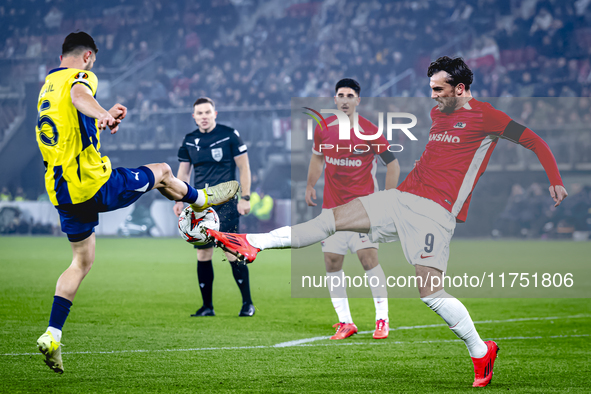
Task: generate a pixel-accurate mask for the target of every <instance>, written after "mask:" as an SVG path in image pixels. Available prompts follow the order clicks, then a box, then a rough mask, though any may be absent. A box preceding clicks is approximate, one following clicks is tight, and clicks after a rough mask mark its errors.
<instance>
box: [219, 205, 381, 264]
mask: <svg viewBox="0 0 591 394" xmlns="http://www.w3.org/2000/svg"><path fill="white" fill-rule="evenodd" d="M369 227H370V223H369V216H367V212H366V211H365V208H364V207H363V204H362V203H361V201H359V199H355V200H353V201H351V202H349V203H347V204H345V205H342V206H338V207H336V208H333V209H327V210H325V211H323V212H322V213H321V214H320V215H318V216H317V217H315V218H314V219H312V220H309V221H307V222H305V223H301V224H296V225H295V226H292V227H290V226H285V227H281V228H278V229H276V230H273V231H271V232H270V233H264V234H228V233H222V232H219V231H214V230H207V234H208V235H209V236H210V237H212V238H214V239H215V240H216V241H217V243H218V245H219V246H220V247H222V249H224V250H225V251H226V252H229V253H232V254H233V255H235V256H237V257H238V258H239V259H244V260H247V261H248V262H250V263H252V262H253V261H254V260H255V259H256V256H257V253H258V252H260V251H261V250H265V249H286V248H293V249H298V248H303V247H306V246H310V245H313V244H315V243H317V242H320V241H322V240H324V239H326V238H328V237H330V236H331V235H333V234H334V233H335V232H336V231H355V232H358V233H367V232H369Z"/></svg>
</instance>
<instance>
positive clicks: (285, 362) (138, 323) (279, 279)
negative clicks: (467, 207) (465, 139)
mask: <svg viewBox="0 0 591 394" xmlns="http://www.w3.org/2000/svg"><path fill="white" fill-rule="evenodd" d="M492 242H493V241H463V240H454V241H453V242H452V258H451V260H450V267H452V266H453V264H454V261H456V262H458V264H459V262H465V263H473V264H478V261H477V260H474V249H475V247H477V246H478V245H481V246H483V247H487V246H490V244H491V243H492ZM544 244H546V243H544ZM495 245H496V246H497V250H498V251H499V253H500V254H503V256H506V255H507V254H509V252H510V251H511V250H513V253H512V256H514V257H515V258H519V256H520V254H521V255H523V254H524V252H523V251H524V250H527V251H528V256H529V258H532V253H533V254H534V257H533V258H535V256H537V255H536V254H535V253H538V254H539V257H538V258H539V259H545V258H546V255H547V251H546V252H544V249H543V248H540V249H541V250H540V251H537V252H536V250H537V249H538V248H531V247H530V246H531V245H532V243H526V242H523V243H522V242H515V241H498V242H496V243H495ZM549 247H550V248H562V249H564V250H565V251H566V253H569V255H571V256H578V257H579V258H581V259H586V260H587V261H588V259H589V256H590V255H591V243H571V242H555V243H551V244H550V246H549ZM315 248H316V249H317V253H316V255H317V258H318V264H322V255H321V253H320V248H319V247H316V246H315ZM491 253H493V255H492V256H491V254H490V253H487V256H486V258H487V259H491V260H492V261H494V249H493V252H491ZM392 256H394V257H395V258H396V259H397V260H396V261H397V262H396V264H395V266H394V267H396V266H398V267H400V269H401V270H402V269H405V270H407V268H406V267H405V266H404V265H405V264H406V262H404V261H403V260H402V259H401V256H402V254H401V252H400V246H399V245H398V244H389V245H384V246H383V247H381V249H380V257H381V259H382V260H385V259H388V258H392ZM70 259H71V251H70V247H69V245H68V242H67V241H66V239H65V238H30V237H26V238H19V237H3V238H0V269H1V271H0V333H1V334H2V335H1V338H2V346H1V349H0V366H1V367H0V370H1V371H2V374H1V377H0V392H1V393H17V392H31V393H33V392H34V393H51V392H55V393H89V392H93V393H109V392H139V393H148V392H173V393H179V392H211V391H222V390H223V391H236V392H293V393H303V392H318V393H325V392H347V393H348V392H360V393H361V392H363V393H366V392H376V393H392V392H421V393H458V392H473V391H475V390H479V389H472V387H471V384H472V380H473V377H474V376H473V369H472V363H471V361H470V358H469V355H468V352H467V350H466V347H465V346H464V344H463V343H461V342H458V341H457V338H456V337H455V336H454V335H453V333H452V332H451V331H450V330H449V329H448V328H447V327H445V326H442V325H441V324H442V323H443V321H442V320H441V319H440V318H439V317H438V316H437V315H436V314H435V313H433V312H432V311H431V310H430V309H429V308H427V307H426V306H425V305H424V304H423V303H422V302H421V301H420V300H419V298H418V297H416V298H403V299H390V322H391V327H392V328H395V327H402V326H417V325H437V326H434V327H423V328H414V329H398V330H393V331H391V332H390V337H389V338H388V339H386V340H381V341H376V340H373V339H372V338H371V334H359V335H355V336H353V337H351V338H349V339H347V340H343V341H329V340H327V339H322V338H316V337H325V336H328V335H331V334H332V332H333V329H332V328H331V325H332V324H334V323H336V322H337V318H336V315H335V313H334V309H333V307H332V304H331V302H330V300H329V299H326V298H324V299H318V298H291V288H290V281H291V269H290V252H289V251H267V252H264V253H262V254H261V255H260V256H259V258H258V259H257V261H256V262H255V263H254V264H251V265H250V274H251V287H252V293H253V299H254V302H255V305H256V307H257V312H256V315H255V316H254V317H253V318H238V312H239V310H240V306H241V305H240V304H241V301H240V294H239V291H238V289H237V287H236V285H235V283H234V280H233V278H232V274H231V270H230V267H229V265H228V263H227V262H224V261H221V255H220V254H218V252H216V257H215V259H216V261H215V262H214V270H215V282H214V305H215V311H216V313H217V316H216V317H213V318H191V317H189V315H190V314H191V313H194V312H195V310H196V309H197V308H198V307H199V306H200V295H199V289H198V286H197V280H196V272H195V252H194V250H193V249H192V248H190V247H189V246H188V245H186V244H184V243H183V241H181V240H180V239H98V240H97V258H96V260H95V263H94V267H93V268H92V270H91V272H90V274H89V275H88V277H87V278H86V279H85V280H84V282H83V283H82V286H81V288H80V290H79V292H78V295H77V297H76V299H75V300H74V306H73V307H72V311H71V313H70V317H69V318H68V321H67V322H66V325H65V327H64V337H63V342H64V347H63V352H64V356H63V358H64V368H65V373H64V374H63V375H58V374H55V373H54V372H52V371H51V370H49V369H48V368H47V367H46V366H45V364H44V363H43V361H42V356H41V355H40V354H38V352H37V349H36V346H35V341H36V339H37V337H38V336H39V335H41V334H42V333H43V331H44V330H45V328H46V326H47V321H48V318H49V312H50V309H51V302H52V297H53V293H54V289H55V282H56V280H57V278H58V276H59V275H60V274H61V272H62V271H63V270H64V269H65V268H66V267H67V266H68V265H69V262H70ZM294 264H295V262H294ZM556 264H558V265H559V264H560V261H557V262H556ZM358 265H359V263H358V262H356V261H355V260H354V259H350V258H348V259H347V261H346V266H345V270H347V267H350V268H351V269H354V268H356V266H358ZM407 271H408V270H407ZM407 271H405V272H407ZM450 293H452V294H453V292H452V291H450ZM462 301H463V302H464V303H465V305H466V306H467V308H468V310H469V311H470V313H471V315H472V318H473V319H474V321H477V322H478V321H486V320H495V321H498V322H486V323H477V324H476V327H477V329H478V330H479V332H480V335H481V336H482V337H483V338H486V339H490V338H492V339H495V340H496V341H497V343H498V344H499V346H500V348H501V350H500V353H499V358H498V359H497V362H496V364H495V375H494V379H493V381H492V383H491V384H490V385H489V386H488V387H487V388H485V389H483V390H486V391H487V392H495V393H496V392H503V393H505V392H513V393H514V392H517V393H522V392H524V393H532V392H533V393H552V392H589V390H590V387H591V379H590V377H591V362H590V361H591V360H590V358H591V357H590V354H591V337H589V335H590V334H591V302H590V300H589V299H584V298H583V299H547V298H546V299H519V298H509V299H487V298H480V299H479V298H472V299H463V300H462ZM350 305H351V311H352V314H353V318H354V320H355V323H356V324H357V326H358V327H359V330H360V331H371V330H373V328H374V306H373V301H372V300H371V299H370V298H360V299H351V301H350ZM507 320H512V321H507ZM310 338H316V339H315V340H312V339H310ZM306 339H307V340H306ZM296 340H306V341H302V342H300V345H297V346H294V343H288V344H287V346H276V345H277V344H282V343H286V342H290V341H296ZM481 390H482V389H481Z"/></svg>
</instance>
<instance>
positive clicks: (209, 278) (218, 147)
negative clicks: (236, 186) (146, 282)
mask: <svg viewBox="0 0 591 394" xmlns="http://www.w3.org/2000/svg"><path fill="white" fill-rule="evenodd" d="M216 117H217V112H216V110H215V103H214V102H213V100H211V99H210V98H207V97H201V98H199V99H197V101H195V104H193V119H195V123H196V124H197V126H198V128H197V130H195V131H193V132H192V133H189V134H187V135H186V136H185V139H184V140H183V144H182V145H181V147H180V148H179V153H178V157H179V161H180V165H179V171H178V174H177V177H178V178H179V179H180V180H182V181H185V182H189V179H190V177H191V166H193V169H194V171H195V183H194V186H195V187H196V188H198V189H202V188H204V187H206V186H207V185H208V184H209V185H217V184H218V183H221V182H226V181H230V180H235V179H236V176H235V174H236V167H238V171H240V187H241V189H242V198H241V199H240V200H239V201H238V200H236V199H232V200H230V201H229V202H227V203H225V204H223V205H219V206H216V207H215V210H216V212H217V214H218V216H219V217H220V231H224V232H229V233H237V232H238V222H239V220H240V215H246V214H247V213H249V212H250V202H249V200H250V165H249V163H248V153H247V149H246V145H244V142H242V138H240V134H239V133H238V131H236V130H235V129H233V128H231V127H228V126H224V125H221V124H217V123H216V121H215V119H216ZM183 208H184V205H183V203H182V202H177V203H176V204H175V206H174V213H175V214H176V215H177V216H179V215H180V213H181V212H182V210H183ZM196 248H197V278H198V280H199V287H200V289H201V297H202V298H203V306H202V307H201V308H199V309H198V310H197V312H195V314H193V315H191V316H215V312H214V310H213V301H212V290H213V265H212V262H211V260H212V257H213V242H212V243H209V244H207V245H203V246H196ZM226 257H227V258H228V261H229V262H230V265H231V266H232V274H233V275H234V279H235V280H236V284H237V285H238V288H239V289H240V293H241V294H242V309H240V314H239V315H238V316H252V315H254V312H255V309H254V305H253V304H252V299H251V297H250V281H249V277H248V266H247V265H246V264H240V263H238V262H237V259H236V257H235V256H234V255H231V254H229V253H226Z"/></svg>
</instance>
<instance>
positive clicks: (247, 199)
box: [240, 195, 250, 201]
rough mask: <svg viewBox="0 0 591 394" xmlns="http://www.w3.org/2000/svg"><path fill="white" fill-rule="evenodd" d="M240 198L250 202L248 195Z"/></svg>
mask: <svg viewBox="0 0 591 394" xmlns="http://www.w3.org/2000/svg"><path fill="white" fill-rule="evenodd" d="M240 198H242V199H243V200H244V201H250V195H248V196H242V197H240Z"/></svg>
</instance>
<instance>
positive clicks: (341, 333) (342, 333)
mask: <svg viewBox="0 0 591 394" xmlns="http://www.w3.org/2000/svg"><path fill="white" fill-rule="evenodd" d="M333 327H336V329H337V332H336V333H335V334H334V335H333V336H332V337H330V339H345V338H349V337H350V336H351V335H353V334H357V326H356V325H355V324H353V323H337V324H335V325H334V326H333Z"/></svg>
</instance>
